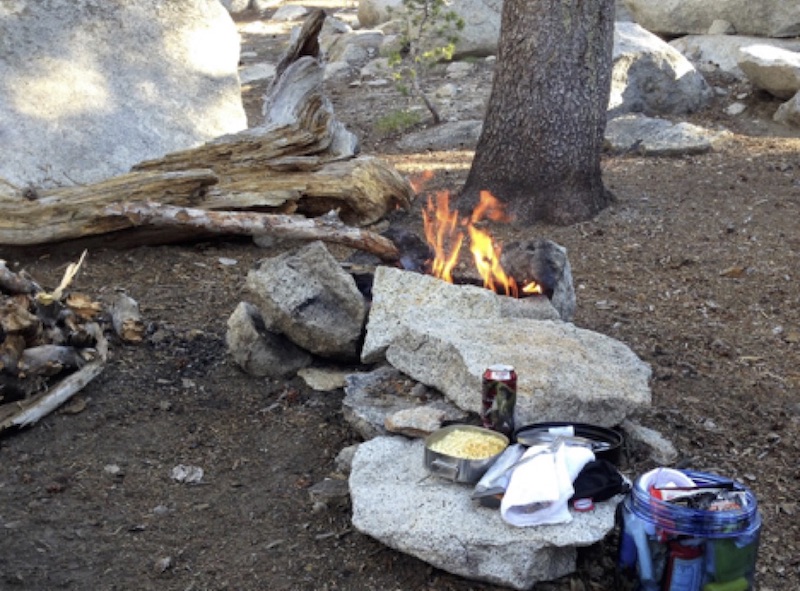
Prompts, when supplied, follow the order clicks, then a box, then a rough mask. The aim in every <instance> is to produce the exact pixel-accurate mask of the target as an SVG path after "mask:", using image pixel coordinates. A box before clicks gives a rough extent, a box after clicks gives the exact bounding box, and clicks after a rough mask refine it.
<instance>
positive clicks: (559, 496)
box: [500, 445, 594, 526]
mask: <svg viewBox="0 0 800 591" xmlns="http://www.w3.org/2000/svg"><path fill="white" fill-rule="evenodd" d="M548 447H549V446H548V445H536V446H533V447H531V448H530V449H528V451H527V452H525V454H524V455H523V456H522V459H521V460H520V461H522V460H525V459H526V458H527V457H530V456H532V455H534V454H536V453H537V452H541V451H542V450H547V449H548ZM592 460H594V453H593V452H592V450H590V449H588V448H586V447H580V446H569V445H561V446H560V447H559V448H558V450H557V451H555V452H552V451H550V452H547V453H542V454H540V455H538V456H536V457H533V458H532V459H530V460H528V461H527V462H525V463H524V464H520V465H519V466H517V467H516V468H514V471H513V472H512V474H511V480H510V481H509V483H508V488H507V489H506V492H505V495H503V500H502V502H501V503H500V515H501V516H502V517H503V519H504V520H505V521H506V522H507V523H510V524H511V525H516V526H530V525H544V524H552V523H569V522H570V521H572V515H570V512H569V509H568V507H567V502H568V501H569V499H570V497H571V496H572V495H573V494H574V493H575V489H574V488H573V486H572V483H573V482H574V481H575V478H577V477H578V474H580V471H581V470H583V467H584V466H585V465H586V464H588V463H589V462H591V461H592Z"/></svg>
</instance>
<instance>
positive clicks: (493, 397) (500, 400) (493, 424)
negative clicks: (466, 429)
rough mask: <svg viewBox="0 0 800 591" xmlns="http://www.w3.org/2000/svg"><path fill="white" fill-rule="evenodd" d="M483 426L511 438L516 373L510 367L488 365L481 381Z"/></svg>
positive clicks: (515, 402) (515, 398)
mask: <svg viewBox="0 0 800 591" xmlns="http://www.w3.org/2000/svg"><path fill="white" fill-rule="evenodd" d="M481 394H482V397H483V408H482V412H481V418H482V419H483V426H484V427H486V428H488V429H493V430H494V431H498V432H500V433H503V434H504V435H507V436H509V437H511V436H512V435H513V433H514V407H515V406H516V404H517V372H516V371H514V368H513V367H512V366H510V365H502V364H498V365H490V366H489V367H488V368H487V369H486V371H484V372H483V377H482V380H481Z"/></svg>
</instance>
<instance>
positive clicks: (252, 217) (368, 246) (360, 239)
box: [109, 203, 400, 261]
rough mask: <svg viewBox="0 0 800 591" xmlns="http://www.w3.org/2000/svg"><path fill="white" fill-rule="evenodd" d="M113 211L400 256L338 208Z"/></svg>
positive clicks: (129, 207) (125, 207) (126, 207)
mask: <svg viewBox="0 0 800 591" xmlns="http://www.w3.org/2000/svg"><path fill="white" fill-rule="evenodd" d="M109 212H110V213H113V214H118V215H125V216H127V217H128V218H129V219H130V220H131V222H132V223H134V224H153V225H157V226H165V227H172V226H179V227H187V226H191V227H194V228H200V229H203V230H207V231H210V232H215V233H220V234H245V235H250V236H254V235H259V234H269V235H271V236H276V237H279V238H291V239H296V240H321V241H324V242H332V243H335V244H341V245H344V246H348V247H350V248H356V249H359V250H363V251H366V252H370V253H372V254H374V255H375V256H377V257H379V258H381V259H383V260H386V261H396V260H397V259H398V258H399V256H400V253H399V252H398V250H397V247H396V246H395V245H394V243H393V242H392V241H391V240H389V239H388V238H384V237H383V236H381V235H380V234H376V233H374V232H370V231H368V230H363V229H361V228H353V227H351V226H346V225H344V224H343V223H342V222H341V220H339V218H338V217H337V216H336V214H335V213H334V212H329V213H328V214H326V215H324V216H321V217H317V218H312V219H309V218H306V217H303V216H292V215H274V214H273V215H266V214H260V213H256V212H249V211H248V212H245V211H241V212H231V211H205V210H202V209H193V208H188V207H173V206H169V205H160V204H154V203H128V204H115V205H111V206H109Z"/></svg>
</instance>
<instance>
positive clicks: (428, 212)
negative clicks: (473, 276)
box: [422, 191, 544, 298]
mask: <svg viewBox="0 0 800 591" xmlns="http://www.w3.org/2000/svg"><path fill="white" fill-rule="evenodd" d="M422 216H423V225H424V229H425V239H426V240H427V242H428V245H429V246H430V247H431V249H432V252H433V253H434V258H433V259H432V261H431V262H430V269H429V272H430V273H431V274H432V275H433V276H435V277H438V278H439V279H442V280H444V281H447V282H448V283H454V282H455V281H454V279H453V269H454V267H455V266H456V265H457V264H458V261H459V256H460V254H461V248H462V246H463V245H464V242H465V240H466V239H469V250H470V252H471V253H472V258H473V260H474V263H475V269H476V270H477V272H478V274H479V275H480V277H481V279H482V281H483V286H484V287H485V288H486V289H489V290H491V291H494V292H495V293H499V294H505V295H507V296H511V297H514V298H519V297H526V296H530V295H534V294H542V293H544V289H543V286H542V285H541V284H540V283H539V282H538V281H537V278H536V277H522V278H521V280H520V282H519V283H518V282H517V280H516V279H515V278H514V277H513V276H512V275H511V273H509V272H507V271H506V270H505V269H504V268H503V265H502V264H501V252H502V249H501V247H500V245H498V244H497V243H496V242H495V240H494V239H493V238H492V236H491V234H489V233H488V232H487V231H485V230H483V229H481V228H480V227H479V224H480V223H481V222H483V221H485V220H490V221H493V222H510V221H511V217H510V216H509V215H508V214H507V213H506V211H505V205H504V204H503V203H501V202H500V201H499V200H498V199H496V198H495V197H494V196H493V195H492V194H491V193H490V192H489V191H481V193H480V201H479V203H478V204H477V205H476V206H475V208H474V209H473V211H472V214H471V215H470V216H469V217H465V218H460V216H459V213H458V211H456V210H452V211H451V210H450V194H449V192H447V191H440V192H438V193H436V194H435V195H432V196H430V197H429V198H428V203H427V207H426V208H425V210H423V212H422ZM520 284H521V285H522V287H521V288H520Z"/></svg>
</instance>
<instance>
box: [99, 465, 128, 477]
mask: <svg viewBox="0 0 800 591" xmlns="http://www.w3.org/2000/svg"><path fill="white" fill-rule="evenodd" d="M103 472H105V473H106V474H108V475H110V476H124V475H125V473H124V472H123V471H122V468H120V467H119V466H118V465H117V464H106V465H105V466H104V467H103Z"/></svg>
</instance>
